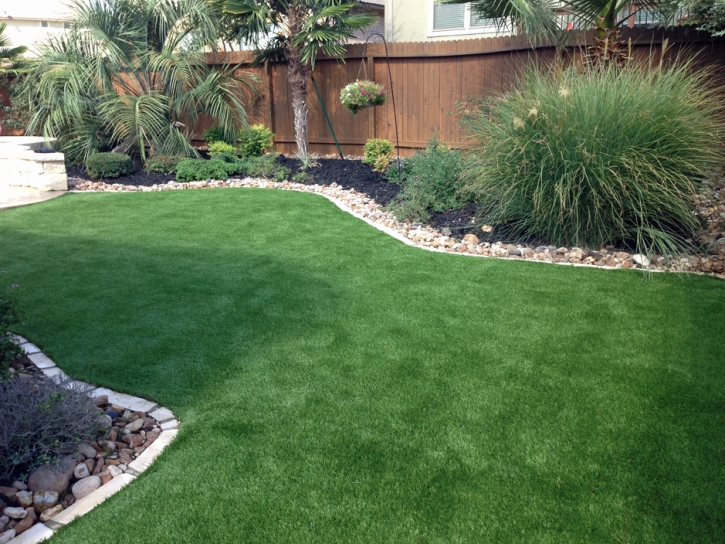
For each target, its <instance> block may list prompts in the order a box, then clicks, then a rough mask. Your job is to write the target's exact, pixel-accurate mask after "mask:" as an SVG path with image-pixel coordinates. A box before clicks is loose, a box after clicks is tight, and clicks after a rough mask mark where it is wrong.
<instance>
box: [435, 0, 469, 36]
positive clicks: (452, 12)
mask: <svg viewBox="0 0 725 544" xmlns="http://www.w3.org/2000/svg"><path fill="white" fill-rule="evenodd" d="M465 24H466V6H465V5H464V4H439V3H438V2H436V3H435V4H434V6H433V29H434V30H445V29H449V28H464V26H465Z"/></svg>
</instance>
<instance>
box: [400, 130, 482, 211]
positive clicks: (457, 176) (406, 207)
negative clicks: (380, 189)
mask: <svg viewBox="0 0 725 544" xmlns="http://www.w3.org/2000/svg"><path fill="white" fill-rule="evenodd" d="M463 165H464V163H463V159H462V157H461V153H460V151H455V150H451V148H450V147H448V146H447V145H445V144H442V143H440V142H439V141H438V138H437V137H436V136H434V137H433V139H431V141H430V142H429V143H428V147H426V148H425V149H424V150H421V151H418V152H417V153H416V154H415V155H413V156H412V157H408V158H407V159H405V160H404V161H403V163H402V164H401V168H400V180H398V169H397V168H391V169H390V171H389V172H388V174H387V176H388V179H389V180H390V181H392V182H394V183H398V182H399V183H400V184H401V185H402V187H403V190H402V191H401V192H400V193H398V196H397V197H396V198H395V200H393V202H392V203H391V204H390V207H391V209H392V210H393V212H394V213H395V215H396V216H397V217H398V218H399V219H412V220H419V221H425V220H426V219H428V217H429V215H430V212H441V211H445V210H455V209H459V208H462V207H463V206H465V205H466V204H467V203H468V202H470V196H468V195H466V194H463V193H462V192H461V190H460V189H461V187H462V181H461V173H462V171H463Z"/></svg>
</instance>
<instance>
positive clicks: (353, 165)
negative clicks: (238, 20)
mask: <svg viewBox="0 0 725 544" xmlns="http://www.w3.org/2000/svg"><path fill="white" fill-rule="evenodd" d="M277 161H278V162H279V163H280V164H282V165H283V166H286V167H287V168H289V169H290V170H291V171H292V175H294V174H297V173H298V172H299V171H300V166H301V163H300V161H299V160H298V159H293V158H290V157H285V156H284V155H279V157H278V158H277ZM317 162H318V163H319V166H318V167H316V168H310V169H308V170H307V171H306V172H307V176H308V178H307V181H305V183H306V184H307V185H313V184H318V185H328V186H329V185H332V184H333V183H337V184H338V185H339V186H341V187H342V188H343V189H354V190H356V191H359V192H361V193H365V194H366V195H368V196H369V197H370V198H373V199H374V200H375V202H377V203H378V204H380V205H381V206H386V205H388V204H389V203H390V202H391V201H392V200H393V199H394V198H395V196H396V195H397V194H398V193H399V192H400V190H401V187H400V185H397V184H395V183H391V182H389V181H388V180H387V179H386V178H385V176H383V175H382V174H381V173H380V172H376V171H375V170H373V169H372V168H370V166H368V165H367V164H363V163H362V162H361V161H359V160H347V159H346V160H341V159H317ZM68 175H69V176H71V177H75V178H80V179H83V180H90V179H91V178H90V177H89V176H88V173H87V172H86V169H85V167H84V166H72V167H70V168H68ZM175 180H176V176H175V175H174V174H147V173H146V172H145V171H144V170H143V168H142V167H141V165H140V164H136V165H135V170H134V173H133V174H130V175H128V176H122V177H120V178H115V179H109V180H105V181H106V182H107V183H119V184H121V185H133V186H135V187H151V186H152V185H163V184H165V183H168V182H169V181H175ZM473 217H474V208H473V205H468V206H466V207H465V208H463V209H461V210H451V211H447V212H437V213H433V214H431V216H430V219H429V221H428V223H429V224H430V225H431V226H433V227H435V228H437V229H439V230H441V229H443V228H446V227H447V228H449V229H450V230H451V233H452V236H454V237H456V238H461V237H463V236H465V235H466V234H468V233H474V234H476V235H477V236H478V237H479V238H483V235H482V233H481V232H480V226H478V225H476V224H474V223H473V222H472V220H473Z"/></svg>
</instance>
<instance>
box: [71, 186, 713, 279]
mask: <svg viewBox="0 0 725 544" xmlns="http://www.w3.org/2000/svg"><path fill="white" fill-rule="evenodd" d="M69 186H70V188H71V191H69V192H74V193H76V192H78V193H81V192H113V193H126V192H158V191H175V190H185V189H207V188H233V187H241V188H266V189H282V190H287V191H297V192H303V193H315V194H319V195H322V196H324V197H325V198H327V199H328V200H330V201H332V202H333V203H334V204H335V205H337V206H338V207H339V208H340V209H341V210H343V211H345V212H348V213H350V214H351V215H353V216H355V217H357V218H358V219H362V220H363V221H365V222H366V223H368V224H369V225H371V226H373V227H375V228H376V229H378V230H380V231H382V232H385V233H386V234H388V235H390V236H392V237H393V238H396V239H397V240H400V241H401V242H403V243H405V244H407V245H410V246H414V247H418V248H421V249H426V250H428V251H434V252H441V253H454V254H460V255H467V256H473V257H488V258H496V259H507V260H523V261H534V262H542V263H549V264H561V265H568V266H586V267H594V268H603V269H605V270H613V269H618V268H625V269H627V268H631V269H639V270H646V271H649V272H665V271H669V272H680V273H681V272H687V273H694V274H706V275H712V276H715V277H718V278H720V279H725V237H721V238H720V239H718V240H716V242H715V243H714V244H713V248H714V251H713V253H712V254H710V255H692V256H687V257H682V258H678V259H669V260H668V259H666V258H665V257H663V256H661V255H653V256H646V255H639V254H634V255H633V254H630V253H629V252H626V251H619V250H616V249H614V248H602V249H599V250H598V251H591V250H585V249H582V248H577V247H572V248H568V247H556V246H539V247H536V248H530V247H527V246H524V245H514V244H506V243H503V242H493V243H490V242H481V241H480V240H479V239H478V237H477V236H475V235H473V234H468V235H466V236H465V237H463V239H462V240H461V241H458V240H456V239H455V238H453V237H452V236H451V233H450V232H446V229H443V230H442V231H438V230H436V229H434V228H433V227H430V226H426V225H423V224H422V223H410V222H406V221H398V220H397V219H396V218H395V216H394V215H393V214H392V213H391V212H387V211H385V210H384V209H383V208H382V206H380V205H379V204H378V203H376V202H375V200H374V199H372V198H370V197H368V196H367V195H366V194H364V193H360V192H357V191H355V190H354V189H343V188H342V187H340V186H339V185H337V184H336V183H333V184H331V185H329V186H327V185H306V184H302V183H293V182H290V181H282V182H274V181H269V180H266V179H262V178H250V177H247V178H244V179H238V178H231V179H228V180H225V181H219V180H207V181H197V182H189V183H178V182H175V181H170V182H168V183H166V184H163V185H152V186H151V187H137V186H134V185H121V184H110V183H105V182H102V181H98V182H93V181H85V180H81V179H78V178H71V179H70V180H69ZM716 212H717V210H715V211H712V210H711V213H716ZM720 216H722V217H715V216H714V215H713V216H712V217H709V218H708V221H710V220H712V221H710V222H711V223H712V224H715V222H717V221H720V220H725V211H723V212H722V213H720ZM485 228H486V227H484V229H485ZM489 228H491V227H489Z"/></svg>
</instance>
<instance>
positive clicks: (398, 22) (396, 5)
mask: <svg viewBox="0 0 725 544" xmlns="http://www.w3.org/2000/svg"><path fill="white" fill-rule="evenodd" d="M429 1H430V0H385V39H386V40H388V41H391V42H426V41H444V40H465V39H473V38H493V37H495V36H497V35H500V36H503V35H506V34H507V33H506V32H505V31H498V33H497V32H496V31H492V32H478V33H473V34H460V33H455V32H454V31H452V32H451V33H450V34H449V35H445V36H430V37H429V36H428V12H429Z"/></svg>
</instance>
